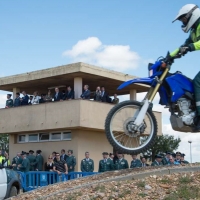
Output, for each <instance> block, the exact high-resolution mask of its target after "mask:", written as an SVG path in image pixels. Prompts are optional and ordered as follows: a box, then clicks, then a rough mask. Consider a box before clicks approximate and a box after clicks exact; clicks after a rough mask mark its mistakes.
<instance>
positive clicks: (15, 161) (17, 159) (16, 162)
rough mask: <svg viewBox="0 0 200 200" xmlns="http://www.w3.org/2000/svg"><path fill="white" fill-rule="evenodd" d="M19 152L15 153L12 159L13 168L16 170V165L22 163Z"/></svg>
mask: <svg viewBox="0 0 200 200" xmlns="http://www.w3.org/2000/svg"><path fill="white" fill-rule="evenodd" d="M22 161H23V160H22V158H21V153H17V155H16V156H15V157H14V158H13V160H12V166H13V170H15V171H17V167H18V165H19V164H22Z"/></svg>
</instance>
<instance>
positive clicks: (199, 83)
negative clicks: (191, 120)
mask: <svg viewBox="0 0 200 200" xmlns="http://www.w3.org/2000/svg"><path fill="white" fill-rule="evenodd" d="M193 85H194V95H195V101H196V108H197V115H198V116H200V72H199V73H198V74H197V75H196V76H195V77H194V79H193Z"/></svg>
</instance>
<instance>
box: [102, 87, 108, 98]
mask: <svg viewBox="0 0 200 200" xmlns="http://www.w3.org/2000/svg"><path fill="white" fill-rule="evenodd" d="M108 98H109V97H108V94H107V92H106V91H105V87H104V86H102V87H101V100H102V102H108Z"/></svg>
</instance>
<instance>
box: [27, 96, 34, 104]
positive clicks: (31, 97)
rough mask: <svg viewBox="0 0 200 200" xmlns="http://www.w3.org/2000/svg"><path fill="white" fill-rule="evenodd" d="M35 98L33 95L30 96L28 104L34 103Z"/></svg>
mask: <svg viewBox="0 0 200 200" xmlns="http://www.w3.org/2000/svg"><path fill="white" fill-rule="evenodd" d="M32 100H33V96H30V98H29V101H28V105H32V103H31V101H32Z"/></svg>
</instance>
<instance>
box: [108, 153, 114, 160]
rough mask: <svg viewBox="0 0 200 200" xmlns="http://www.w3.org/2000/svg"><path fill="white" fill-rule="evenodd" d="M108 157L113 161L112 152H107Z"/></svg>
mask: <svg viewBox="0 0 200 200" xmlns="http://www.w3.org/2000/svg"><path fill="white" fill-rule="evenodd" d="M109 159H110V160H112V161H113V159H114V154H113V153H109Z"/></svg>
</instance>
